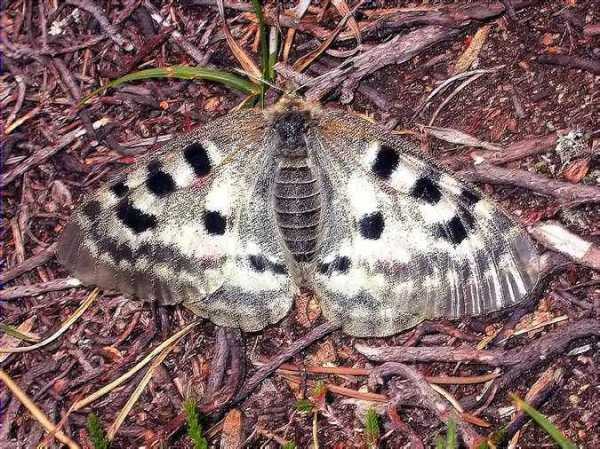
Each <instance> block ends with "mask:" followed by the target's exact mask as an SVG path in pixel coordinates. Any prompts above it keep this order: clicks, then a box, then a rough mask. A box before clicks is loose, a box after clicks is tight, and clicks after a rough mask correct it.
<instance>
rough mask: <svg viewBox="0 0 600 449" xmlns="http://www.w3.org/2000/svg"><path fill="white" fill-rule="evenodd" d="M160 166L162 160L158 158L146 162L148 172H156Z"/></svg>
mask: <svg viewBox="0 0 600 449" xmlns="http://www.w3.org/2000/svg"><path fill="white" fill-rule="evenodd" d="M161 168H162V162H161V161H159V160H158V159H153V160H151V161H150V162H148V172H150V173H156V172H157V171H159V170H160V169H161Z"/></svg>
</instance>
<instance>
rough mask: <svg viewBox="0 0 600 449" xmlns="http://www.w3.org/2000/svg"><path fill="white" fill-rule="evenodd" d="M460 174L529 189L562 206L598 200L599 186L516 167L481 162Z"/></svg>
mask: <svg viewBox="0 0 600 449" xmlns="http://www.w3.org/2000/svg"><path fill="white" fill-rule="evenodd" d="M460 175H461V176H462V177H463V178H466V179H467V180H469V181H476V182H485V183H489V184H507V185H513V186H518V187H522V188H524V189H529V190H532V191H534V192H537V193H541V194H542V195H547V196H551V197H553V198H556V199H558V200H561V201H563V202H564V203H567V204H562V206H563V207H567V206H570V207H573V206H578V205H581V204H584V203H597V202H600V188H598V187H592V186H586V185H579V184H571V183H569V182H563V181H556V180H554V179H549V178H546V177H545V176H540V175H536V174H534V173H530V172H527V171H524V170H519V169H516V168H502V167H497V166H495V165H491V164H488V163H481V164H477V165H474V166H473V167H471V168H469V169H466V170H462V171H461V172H460Z"/></svg>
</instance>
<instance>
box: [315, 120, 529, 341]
mask: <svg viewBox="0 0 600 449" xmlns="http://www.w3.org/2000/svg"><path fill="white" fill-rule="evenodd" d="M317 129H318V130H319V131H320V132H321V135H320V136H319V140H320V141H321V145H322V147H323V148H322V151H320V152H319V154H320V155H321V158H322V160H321V161H320V164H321V165H323V166H324V167H326V169H325V170H324V172H326V173H328V174H329V176H330V180H329V183H326V185H327V184H329V185H333V186H336V187H335V190H336V192H335V193H332V194H333V195H337V196H338V197H339V198H338V201H336V202H335V203H334V204H333V205H332V208H334V209H336V210H334V211H332V212H330V214H332V215H334V216H336V217H342V218H338V219H337V222H336V224H335V227H334V228H332V229H333V231H332V232H330V234H329V235H328V237H327V239H326V240H327V242H326V243H325V244H324V245H323V251H322V252H321V253H320V255H319V258H318V265H317V269H316V275H315V283H316V289H317V291H318V292H320V293H321V296H322V303H323V309H324V313H325V315H326V316H327V317H328V318H329V319H330V320H333V321H337V322H340V323H341V324H342V325H343V327H344V330H345V331H346V332H347V333H349V334H352V335H357V336H386V335H392V334H395V333H397V332H399V331H401V330H403V329H407V328H410V327H412V326H414V325H415V324H417V323H418V322H420V321H422V320H424V319H428V318H438V317H444V318H459V317H462V316H467V315H479V314H485V313H488V312H492V311H495V310H499V309H501V308H503V307H507V306H509V305H512V304H515V303H518V302H519V301H521V300H522V299H523V298H525V297H526V295H527V294H528V293H529V292H530V291H531V290H532V288H533V286H534V285H535V284H536V283H537V281H538V278H539V260H538V254H537V251H536V248H535V246H534V245H533V243H532V242H531V240H530V239H529V237H528V236H527V234H526V233H525V231H524V230H523V229H522V228H521V227H520V226H518V225H517V224H516V223H515V222H514V221H513V220H512V219H510V217H509V216H508V215H507V214H506V213H505V212H504V211H502V210H501V209H500V208H498V207H497V206H495V205H494V204H493V203H491V202H490V201H488V200H487V199H485V198H484V197H483V196H482V195H481V193H480V192H478V191H477V189H475V188H473V187H471V186H469V185H467V184H465V183H464V182H462V181H460V180H458V179H456V178H455V177H453V176H451V175H449V174H448V173H446V172H445V171H444V170H443V169H441V168H439V167H437V166H436V165H435V164H434V163H433V162H431V161H427V160H425V159H424V158H423V157H420V156H418V155H417V153H416V152H415V150H414V148H413V147H412V146H411V144H409V143H408V142H407V141H405V140H404V139H400V138H396V137H394V136H390V135H389V133H386V132H385V131H382V130H381V129H379V128H377V127H376V126H375V125H372V124H370V123H369V122H366V121H364V120H361V119H359V118H353V117H348V116H347V115H344V116H342V115H341V114H339V113H329V114H325V115H324V116H323V117H322V118H321V123H320V126H318V127H317Z"/></svg>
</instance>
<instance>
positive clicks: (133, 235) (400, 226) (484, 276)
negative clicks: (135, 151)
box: [58, 96, 540, 337]
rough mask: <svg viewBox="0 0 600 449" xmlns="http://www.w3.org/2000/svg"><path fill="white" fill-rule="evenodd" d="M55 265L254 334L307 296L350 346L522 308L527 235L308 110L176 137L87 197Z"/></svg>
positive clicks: (443, 180) (273, 112)
mask: <svg viewBox="0 0 600 449" xmlns="http://www.w3.org/2000/svg"><path fill="white" fill-rule="evenodd" d="M58 259H59V261H60V262H61V263H62V264H63V265H64V267H66V268H67V269H68V270H69V271H70V272H72V274H73V275H74V276H75V277H77V278H78V279H79V280H81V281H82V282H83V283H85V284H92V285H97V286H100V287H102V288H105V289H114V290H118V291H120V292H122V293H123V294H126V295H130V296H135V297H138V298H142V299H145V300H149V301H155V302H157V303H159V304H166V305H168V304H183V305H185V306H186V307H188V308H189V309H191V310H192V311H193V312H195V313H196V314H198V315H200V316H202V317H205V318H208V319H210V320H211V321H212V322H214V323H215V324H217V325H220V326H226V327H236V328H241V329H242V330H243V331H247V332H254V331H259V330H261V329H262V328H264V327H265V326H267V325H269V324H272V323H276V322H278V321H279V320H281V319H282V318H283V317H284V316H286V314H287V313H288V312H289V310H290V309H291V307H292V303H293V298H294V296H295V294H297V293H298V292H299V291H300V289H310V290H311V291H313V292H314V294H315V295H316V297H317V298H318V299H319V301H320V305H321V308H322V312H323V314H324V316H325V317H326V318H327V319H328V320H330V321H332V322H335V323H338V324H339V325H340V326H341V327H342V329H343V331H345V332H346V333H347V334H350V335H353V336H360V337H364V336H377V337H383V336H388V335H392V334H396V333H398V332H400V331H402V330H405V329H408V328H411V327H413V326H415V325H416V324H418V323H419V322H421V321H423V320H425V319H432V318H447V319H456V318H460V317H464V316H472V315H481V314H486V313H489V312H492V311H496V310H500V309H502V308H505V307H508V306H511V305H514V304H516V303H518V302H520V301H522V300H523V299H524V298H526V297H527V296H528V295H529V293H530V292H531V291H532V290H533V288H534V287H535V286H536V284H537V283H538V281H539V279H540V259H539V254H538V252H537V250H536V247H535V245H534V244H533V242H532V241H531V240H530V238H529V237H528V235H527V233H526V232H525V231H524V230H523V229H522V228H521V227H520V226H519V225H517V224H516V223H515V222H514V221H513V220H512V219H511V218H510V217H509V216H508V215H507V213H505V212H504V211H503V210H501V209H500V208H499V207H498V206H496V205H494V204H493V203H492V202H491V201H490V200H489V199H487V198H485V197H484V196H483V195H482V194H481V193H480V192H479V191H478V190H477V189H476V188H474V187H472V186H470V185H468V184H467V183H465V182H463V181H461V180H460V179H458V178H456V177H454V176H452V175H451V174H449V173H448V172H446V171H445V170H444V169H442V168H441V167H439V166H438V165H437V164H436V163H434V162H433V161H431V160H429V159H428V158H426V157H424V156H423V155H422V154H420V153H419V152H418V150H417V149H416V148H415V146H414V144H412V143H411V142H410V141H409V140H407V139H406V138H404V137H400V136H397V135H394V134H392V133H389V132H387V131H385V130H383V129H382V128H380V127H378V126H377V125H375V124H373V123H371V122H369V121H367V120H365V119H363V118H361V117H359V116H354V115H352V114H349V113H347V112H342V111H329V110H324V109H322V108H320V107H319V105H317V104H313V103H308V102H305V101H303V100H301V99H299V98H297V97H289V96H287V97H283V98H282V99H281V100H280V101H279V102H278V103H276V104H275V105H273V106H271V107H268V108H265V109H248V110H240V111H236V112H231V113H229V114H228V115H225V116H223V117H221V118H218V119H216V120H215V121H213V122H211V123H208V124H207V125H205V126H204V127H202V128H201V129H198V130H196V131H193V132H191V133H189V134H186V135H183V136H181V137H178V138H176V139H173V140H172V141H171V142H169V143H168V144H167V145H165V146H164V147H163V148H162V149H161V150H159V151H158V152H156V153H154V154H150V155H148V156H146V157H144V158H142V159H140V160H139V161H137V162H136V164H135V165H134V166H133V167H132V169H130V170H127V171H126V172H125V173H123V174H121V175H119V176H117V177H116V178H115V179H114V180H113V181H112V182H110V183H109V184H108V185H107V186H105V187H103V188H101V189H100V190H98V191H97V192H95V193H93V194H92V195H90V196H89V197H88V198H86V199H85V200H84V201H83V202H82V204H81V205H80V206H79V207H78V208H77V210H76V211H75V212H74V214H73V218H72V220H71V222H70V223H69V224H67V226H66V227H65V230H64V233H63V235H62V237H61V240H60V242H59V249H58Z"/></svg>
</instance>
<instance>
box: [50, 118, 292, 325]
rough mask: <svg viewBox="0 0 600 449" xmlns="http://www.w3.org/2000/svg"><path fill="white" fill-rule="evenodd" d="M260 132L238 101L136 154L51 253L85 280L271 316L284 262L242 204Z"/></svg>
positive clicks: (285, 281) (241, 318)
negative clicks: (236, 106)
mask: <svg viewBox="0 0 600 449" xmlns="http://www.w3.org/2000/svg"><path fill="white" fill-rule="evenodd" d="M264 133H265V124H264V118H263V115H262V114H261V113H260V112H254V111H243V112H239V113H234V114H230V115H228V116H226V117H224V118H222V119H218V120H216V121H215V122H212V123H211V124H210V125H209V126H208V127H205V128H203V129H200V130H198V131H195V132H192V133H191V134H188V135H185V136H182V137H180V138H177V139H175V140H173V141H171V142H170V143H169V144H167V145H166V146H165V147H163V148H162V149H161V150H160V151H159V152H158V153H156V154H152V155H149V156H148V157H146V158H144V159H143V160H140V161H139V162H138V163H137V164H136V165H135V166H134V167H133V168H132V169H131V170H130V171H129V172H128V173H125V174H123V175H122V176H120V177H118V178H117V179H116V180H114V181H113V182H112V183H110V184H109V185H108V186H106V187H104V188H102V189H100V190H99V191H98V192H96V193H94V194H93V195H92V196H90V197H89V198H87V199H86V200H85V201H84V202H83V203H82V205H81V206H80V207H79V208H78V209H77V210H76V211H75V212H74V214H73V219H72V221H71V222H70V223H69V224H68V225H67V227H66V228H65V231H64V233H63V235H62V237H61V240H60V242H59V249H58V259H59V261H60V262H61V263H62V264H63V265H64V266H65V267H66V268H67V269H68V270H69V271H70V272H71V273H72V274H73V275H74V276H75V277H77V278H78V279H80V280H81V281H82V282H84V283H86V284H92V285H98V286H100V287H102V288H105V289H116V290H119V291H120V292H122V293H125V294H128V295H134V296H137V297H139V298H142V299H146V300H150V301H157V302H159V303H161V304H177V303H183V304H184V305H186V306H187V307H189V308H191V309H192V310H194V311H195V312H196V313H198V314H199V315H201V316H204V317H207V318H210V319H211V320H212V321H213V322H215V323H216V324H219V325H223V326H230V327H239V328H242V329H243V330H245V331H256V330H259V329H262V328H263V327H265V326H266V325H268V324H270V323H274V322H276V321H278V320H280V319H281V318H282V317H283V316H285V314H286V313H287V312H288V310H289V308H290V307H291V303H292V298H291V296H290V293H289V290H290V282H289V276H288V275H287V269H286V267H285V265H284V261H283V258H282V255H281V254H279V253H277V251H274V250H273V246H272V243H273V238H272V237H271V238H269V237H268V235H267V234H268V232H267V233H265V232H263V234H261V235H256V236H255V235H253V234H252V229H254V228H255V226H253V225H252V223H251V222H252V221H253V220H256V219H257V214H258V215H260V213H259V212H254V211H252V210H250V211H249V210H248V209H247V208H248V207H254V206H253V205H256V203H252V201H253V200H251V198H253V195H254V194H255V193H254V191H255V190H258V191H259V192H258V193H257V194H258V195H260V191H261V188H262V186H261V185H260V181H257V180H256V179H255V178H256V173H257V172H260V169H261V167H260V166H259V165H256V164H261V163H262V162H263V161H262V160H261V157H262V154H263V152H262V151H261V149H262V145H263V140H264ZM250 174H252V176H250ZM260 200H261V199H260V198H259V199H258V201H260ZM262 200H263V201H265V200H264V198H263V199H262ZM254 201H257V199H254ZM249 221H250V222H249Z"/></svg>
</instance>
